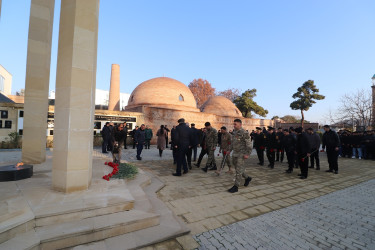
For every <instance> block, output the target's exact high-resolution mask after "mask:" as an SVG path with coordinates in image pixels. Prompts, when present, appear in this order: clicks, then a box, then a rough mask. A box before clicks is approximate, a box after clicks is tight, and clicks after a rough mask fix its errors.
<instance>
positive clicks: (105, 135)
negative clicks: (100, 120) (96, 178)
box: [100, 122, 111, 154]
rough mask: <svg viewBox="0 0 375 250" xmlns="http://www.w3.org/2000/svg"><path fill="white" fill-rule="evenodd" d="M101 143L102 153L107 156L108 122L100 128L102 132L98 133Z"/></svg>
mask: <svg viewBox="0 0 375 250" xmlns="http://www.w3.org/2000/svg"><path fill="white" fill-rule="evenodd" d="M100 133H101V135H102V138H103V143H102V153H103V154H108V152H107V149H108V145H109V141H110V139H111V131H110V130H109V122H106V123H105V125H104V126H103V128H102V131H100Z"/></svg>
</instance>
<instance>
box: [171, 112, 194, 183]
mask: <svg viewBox="0 0 375 250" xmlns="http://www.w3.org/2000/svg"><path fill="white" fill-rule="evenodd" d="M178 123H179V125H178V126H177V127H176V131H175V135H174V147H175V148H176V149H177V168H176V173H173V175H174V176H181V167H183V169H184V172H183V174H186V173H187V172H188V168H187V163H186V158H185V156H186V153H187V151H188V149H189V147H191V130H190V128H189V127H188V126H186V123H185V119H183V118H181V119H179V120H178Z"/></svg>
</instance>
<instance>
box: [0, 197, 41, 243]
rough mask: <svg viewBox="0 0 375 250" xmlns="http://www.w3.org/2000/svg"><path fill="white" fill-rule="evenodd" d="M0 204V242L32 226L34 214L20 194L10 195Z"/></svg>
mask: <svg viewBox="0 0 375 250" xmlns="http://www.w3.org/2000/svg"><path fill="white" fill-rule="evenodd" d="M0 206H1V208H0V210H1V211H0V214H1V215H0V243H3V242H6V241H8V240H10V239H11V238H13V237H16V236H17V235H19V234H22V233H25V232H28V231H30V230H32V229H33V228H34V225H35V222H34V214H33V212H32V211H31V209H30V207H29V206H28V204H27V203H26V202H25V201H24V200H23V199H22V196H15V197H12V198H10V199H8V200H7V201H6V202H2V204H0Z"/></svg>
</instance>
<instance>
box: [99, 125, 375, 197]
mask: <svg viewBox="0 0 375 250" xmlns="http://www.w3.org/2000/svg"><path fill="white" fill-rule="evenodd" d="M126 125H127V124H126V122H124V123H123V124H119V125H117V126H114V125H113V123H109V122H108V123H106V125H105V126H104V127H103V129H102V132H101V133H102V136H103V145H102V152H103V153H108V151H111V152H112V155H113V161H114V162H118V163H119V162H120V160H121V149H122V148H123V147H124V148H125V149H126V148H127V145H126V139H127V135H128V134H129V135H130V136H131V137H132V140H133V149H134V148H135V147H136V148H137V160H142V157H141V153H142V150H143V148H145V149H150V141H151V139H152V138H153V131H152V130H151V129H150V128H149V126H147V125H144V124H142V125H141V126H140V127H138V126H136V127H135V128H134V129H133V130H132V131H130V133H128V129H127V126H126ZM233 127H234V129H233V130H228V129H227V128H226V127H224V126H223V127H221V128H220V129H219V130H218V131H217V130H216V129H215V128H213V127H212V126H211V124H210V122H206V123H205V126H204V128H201V129H197V128H196V127H195V124H194V123H192V124H189V123H187V122H185V120H184V119H183V118H181V119H179V120H178V125H176V126H173V128H172V129H171V130H169V129H168V127H167V125H161V126H160V128H159V129H158V131H157V133H156V137H157V140H156V141H157V143H156V144H157V148H158V150H159V156H160V157H162V155H163V151H164V150H165V149H166V148H168V138H169V137H168V135H169V134H170V137H171V141H170V145H171V147H170V148H171V150H173V163H174V164H175V165H176V172H175V173H173V175H174V176H182V175H183V174H187V173H188V172H189V170H191V169H192V162H196V163H195V164H194V165H195V166H196V167H198V168H200V167H201V164H202V161H203V158H204V156H205V155H207V161H206V162H205V164H204V166H203V167H202V168H201V169H202V171H204V172H206V173H207V172H208V171H216V173H217V174H220V173H221V171H222V170H223V168H224V166H225V165H227V166H228V171H226V173H229V174H235V184H234V186H233V187H232V188H231V189H229V190H228V191H229V192H232V193H233V192H237V191H238V187H239V185H240V183H241V180H242V179H244V180H245V182H244V184H245V186H247V185H249V182H250V181H251V177H249V176H247V175H246V172H245V163H244V161H245V160H246V159H247V158H248V157H249V156H250V154H251V151H252V149H253V148H254V149H255V150H256V153H257V157H258V160H259V162H258V165H260V166H264V164H265V157H264V155H266V158H267V160H268V167H269V168H270V169H273V168H274V167H275V162H281V163H282V162H283V161H284V159H285V156H286V161H287V163H288V168H287V169H286V170H285V172H286V173H287V174H290V173H292V172H293V169H294V168H299V169H300V174H299V175H298V176H299V177H300V178H301V179H306V178H307V177H308V169H309V168H312V169H314V168H315V169H316V170H320V159H319V152H324V151H326V153H327V158H328V165H329V168H328V170H326V172H331V173H334V174H338V157H340V156H341V157H351V158H358V159H372V160H375V152H374V150H375V133H374V131H368V132H354V133H350V132H349V131H347V130H343V131H341V130H340V131H339V132H338V133H336V132H335V131H334V130H332V129H331V128H330V126H328V125H325V126H324V131H325V132H324V134H323V135H322V136H320V135H319V134H318V133H317V132H316V131H314V129H312V128H308V129H306V130H304V129H303V128H302V127H298V128H293V127H290V128H289V129H282V128H278V129H277V130H276V129H275V128H273V127H270V126H269V127H268V128H267V129H266V128H265V127H263V128H260V127H257V128H256V130H253V131H252V132H251V133H249V132H248V131H247V130H244V129H243V128H242V122H241V120H240V119H236V120H234V123H233ZM217 147H219V154H221V155H222V161H221V164H220V166H219V167H218V166H217V164H216V160H215V150H216V149H217ZM198 148H201V150H200V153H199V155H198ZM219 154H218V156H219ZM309 163H310V164H309Z"/></svg>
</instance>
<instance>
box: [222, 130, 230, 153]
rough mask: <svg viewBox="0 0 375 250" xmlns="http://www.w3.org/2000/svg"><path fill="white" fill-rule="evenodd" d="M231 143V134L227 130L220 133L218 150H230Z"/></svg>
mask: <svg viewBox="0 0 375 250" xmlns="http://www.w3.org/2000/svg"><path fill="white" fill-rule="evenodd" d="M231 144H232V135H231V134H229V133H228V132H225V133H222V134H221V145H220V150H222V151H225V152H230V150H231Z"/></svg>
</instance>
